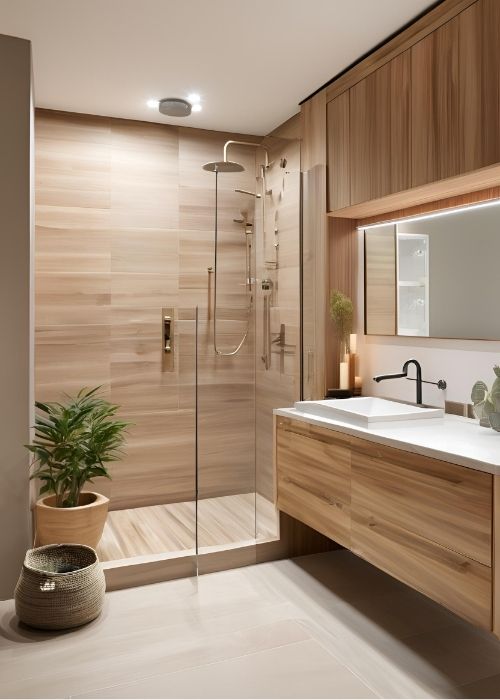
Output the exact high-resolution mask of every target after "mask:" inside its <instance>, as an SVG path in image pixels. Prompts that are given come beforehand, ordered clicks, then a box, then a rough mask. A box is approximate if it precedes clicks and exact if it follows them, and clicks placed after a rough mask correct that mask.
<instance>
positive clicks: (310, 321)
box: [300, 93, 328, 398]
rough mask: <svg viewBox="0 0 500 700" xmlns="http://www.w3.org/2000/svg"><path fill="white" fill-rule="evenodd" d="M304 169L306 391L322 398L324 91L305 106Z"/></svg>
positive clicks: (325, 290)
mask: <svg viewBox="0 0 500 700" xmlns="http://www.w3.org/2000/svg"><path fill="white" fill-rule="evenodd" d="M301 115H302V122H301V125H302V142H301V154H300V158H301V170H302V173H303V177H302V183H303V194H302V220H303V233H302V239H303V257H302V265H303V289H302V297H303V302H302V303H303V318H304V319H306V324H307V326H306V325H304V328H303V338H304V347H303V353H304V366H305V367H306V376H305V380H304V392H305V395H309V396H311V397H312V398H323V396H324V395H325V389H326V377H325V338H326V324H327V322H328V317H327V295H328V277H327V269H326V265H325V261H326V259H327V255H328V234H327V224H326V216H325V212H326V209H327V202H326V198H327V192H326V187H327V185H326V178H327V166H326V163H327V145H326V102H325V94H324V93H319V94H318V95H317V96H315V97H313V98H312V99H311V100H308V101H307V102H306V103H304V104H303V105H302V106H301Z"/></svg>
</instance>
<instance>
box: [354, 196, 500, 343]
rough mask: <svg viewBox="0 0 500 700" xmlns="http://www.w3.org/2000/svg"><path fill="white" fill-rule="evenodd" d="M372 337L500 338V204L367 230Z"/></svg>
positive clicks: (368, 310) (367, 317)
mask: <svg viewBox="0 0 500 700" xmlns="http://www.w3.org/2000/svg"><path fill="white" fill-rule="evenodd" d="M364 240H365V332H366V333H367V334H369V335H371V334H372V335H406V336H427V337H432V338H464V339H465V338H468V339H483V340H499V339H500V308H499V304H498V300H499V298H500V295H499V288H500V285H499V280H500V201H498V200H495V201H493V202H487V203H484V204H482V205H477V206H470V207H466V208H462V209H454V210H451V211H447V212H439V213H437V214H431V215H428V216H424V217H418V218H414V219H406V220H401V221H393V222H390V223H387V224H383V225H377V226H370V227H367V228H365V229H364Z"/></svg>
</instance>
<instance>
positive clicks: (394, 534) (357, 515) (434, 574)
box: [352, 507, 491, 629]
mask: <svg viewBox="0 0 500 700" xmlns="http://www.w3.org/2000/svg"><path fill="white" fill-rule="evenodd" d="M352 551H353V552H354V553H355V554H358V555H359V556H361V557H363V559H366V560H367V561H369V562H370V563H371V564H374V565H375V566H377V567H378V568H380V569H382V570H383V571H386V572H387V573H389V574H391V576H395V577H396V578H397V579H399V580H400V581H403V583H406V584H408V585H409V586H412V588H415V589H417V590H418V591H421V592H422V593H424V594H425V595H427V596H429V597H430V598H432V599H433V600H435V601H437V602H438V603H441V605H444V606H445V607H447V608H449V609H450V610H453V611H454V612H456V613H457V614H458V615H460V616H461V617H464V618H465V619H467V620H469V621H470V622H472V623H474V624H475V625H478V626H479V627H482V628H484V629H491V568H490V567H488V566H485V565H484V564H479V563H478V562H476V561H474V560H472V559H468V558H467V557H464V556H463V555H461V554H457V553H456V552H453V551H451V550H450V549H446V548H444V547H442V546H440V545H438V544H436V543H434V542H431V541H430V540H427V539H424V538H423V537H420V536H419V535H416V534H414V533H411V532H409V531H408V530H406V529H403V528H400V527H397V526H395V525H392V524H391V523H390V522H389V521H388V520H386V519H385V518H383V517H379V516H375V515H372V514H371V512H370V511H367V510H364V509H363V508H361V507H355V508H353V511H352Z"/></svg>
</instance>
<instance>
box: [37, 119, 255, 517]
mask: <svg viewBox="0 0 500 700" xmlns="http://www.w3.org/2000/svg"><path fill="white" fill-rule="evenodd" d="M230 138H241V135H238V134H224V133H216V132H206V131H201V130H198V129H183V128H178V127H172V126H168V125H161V124H152V123H141V122H134V121H127V120H117V119H109V118H103V117H93V116H87V115H75V114H67V113H61V112H51V111H45V110H39V111H38V112H37V116H36V177H37V180H36V223H37V232H36V290H37V297H36V343H37V348H36V349H37V352H36V386H37V389H36V391H37V398H38V399H40V400H52V399H59V398H60V395H61V392H63V391H69V392H75V391H77V390H78V389H79V388H80V387H81V386H84V385H86V386H95V385H97V384H100V385H102V386H103V391H104V393H105V394H106V396H108V397H110V398H111V400H113V401H115V402H116V403H118V404H120V406H121V414H122V415H123V417H124V418H126V419H127V420H129V421H130V422H132V423H133V425H132V427H131V428H130V432H129V436H128V443H127V448H126V455H125V457H124V459H123V460H122V461H121V462H119V463H117V464H114V465H113V467H112V472H113V477H114V478H113V481H112V484H111V493H110V495H111V507H112V508H115V509H116V508H129V507H134V506H143V505H153V504H157V503H164V502H170V501H183V500H189V499H191V498H193V496H194V487H195V441H194V440H195V432H194V428H195V413H194V409H195V394H194V381H195V346H194V308H195V306H196V305H199V307H200V317H201V318H202V319H203V318H205V319H206V315H207V267H208V265H210V264H213V221H214V184H215V182H214V176H213V175H212V174H210V173H207V172H205V171H203V169H202V165H203V164H204V163H205V162H207V161H211V160H216V159H219V158H221V156H222V148H223V145H224V142H225V141H226V140H228V139H230ZM243 138H244V139H245V140H249V139H250V140H253V139H255V140H256V141H257V140H258V139H256V138H255V137H247V136H244V137H243ZM259 140H260V139H259ZM232 155H234V157H235V159H238V160H240V162H242V163H243V164H244V166H245V172H244V173H239V174H238V176H237V177H238V179H237V180H236V179H235V178H236V176H235V175H232V176H227V177H226V176H225V175H223V176H221V178H220V185H221V195H220V205H221V219H220V225H221V264H222V269H223V272H224V274H223V275H222V276H221V296H220V314H221V317H222V318H223V320H222V321H221V334H222V340H223V341H224V342H226V343H227V344H233V343H234V340H235V338H236V337H241V333H242V331H243V330H244V326H245V323H244V320H245V307H246V300H245V292H244V287H243V282H244V277H245V273H244V251H245V248H244V244H245V239H244V235H243V232H242V228H241V225H238V224H235V223H234V222H233V218H237V217H238V216H239V214H240V211H241V210H242V209H243V208H245V207H246V208H248V205H249V198H248V197H247V196H245V195H240V194H236V193H235V192H234V188H235V187H241V188H244V189H249V190H252V189H253V188H254V187H255V178H254V167H255V154H254V152H253V150H252V149H248V148H246V149H235V150H234V154H233V153H232ZM251 204H252V206H253V201H252V202H251ZM162 307H173V308H174V309H175V324H179V325H174V333H175V334H176V341H178V345H177V347H178V349H177V352H176V354H175V356H174V358H173V371H172V372H168V371H163V370H164V364H163V359H164V356H163V352H162V345H161V343H162V338H161V332H162V318H161V309H162ZM199 337H200V341H201V342H200V348H199V349H200V383H201V389H200V414H201V416H202V420H201V421H200V429H199V441H200V454H201V455H202V460H201V462H200V482H199V485H200V493H201V494H202V496H209V495H224V494H231V493H241V492H244V491H246V490H248V491H253V490H254V489H255V464H254V456H253V440H254V431H253V421H254V413H255V411H254V398H253V382H254V375H253V365H252V362H253V359H252V358H253V352H254V338H253V336H251V337H250V339H249V341H248V344H247V346H246V348H245V352H242V353H241V355H239V356H238V357H236V358H233V359H228V360H225V359H221V360H220V361H218V360H216V358H214V356H213V351H212V350H211V345H210V344H211V334H210V333H209V332H208V329H207V326H206V323H205V326H204V327H202V328H201V329H200V336H199ZM181 350H182V353H181Z"/></svg>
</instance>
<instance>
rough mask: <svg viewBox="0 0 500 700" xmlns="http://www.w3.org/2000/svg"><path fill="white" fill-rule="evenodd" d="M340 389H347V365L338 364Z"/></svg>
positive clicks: (343, 363) (346, 363)
mask: <svg viewBox="0 0 500 700" xmlns="http://www.w3.org/2000/svg"><path fill="white" fill-rule="evenodd" d="M340 388H341V389H349V363H348V362H341V363H340Z"/></svg>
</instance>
